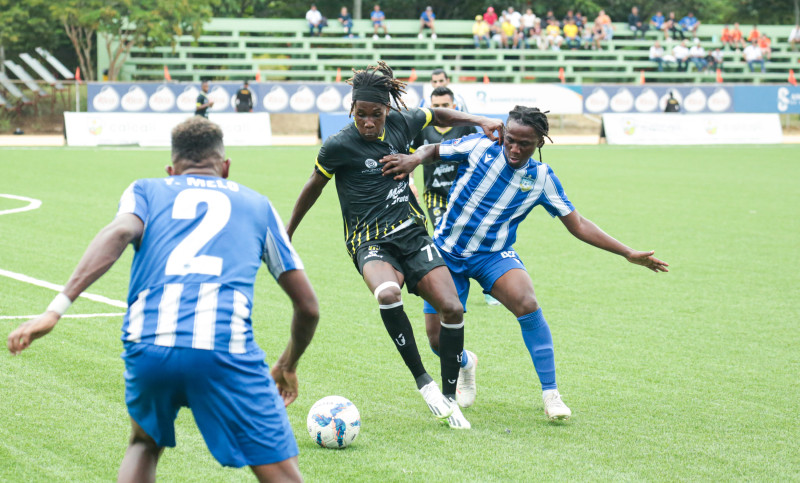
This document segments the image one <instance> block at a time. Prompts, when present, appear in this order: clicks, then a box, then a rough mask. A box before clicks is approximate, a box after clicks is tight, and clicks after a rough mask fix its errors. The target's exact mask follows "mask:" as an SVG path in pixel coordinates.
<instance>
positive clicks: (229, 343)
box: [118, 175, 303, 354]
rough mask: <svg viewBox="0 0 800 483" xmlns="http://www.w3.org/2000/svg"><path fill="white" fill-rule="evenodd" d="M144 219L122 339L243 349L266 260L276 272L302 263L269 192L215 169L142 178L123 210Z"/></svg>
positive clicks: (248, 342) (249, 339) (249, 344)
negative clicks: (208, 172)
mask: <svg viewBox="0 0 800 483" xmlns="http://www.w3.org/2000/svg"><path fill="white" fill-rule="evenodd" d="M122 213H132V214H134V215H136V216H138V217H139V218H140V219H141V220H142V221H143V222H144V225H145V228H144V234H143V235H142V240H141V244H140V246H139V247H138V249H137V250H136V253H135V254H134V256H133V264H132V266H131V280H130V286H129V288H128V311H127V313H126V314H125V319H124V322H123V325H122V340H123V341H128V342H143V343H148V344H155V345H161V346H167V347H192V348H196V349H207V350H217V351H224V352H230V353H234V354H240V353H244V352H247V351H249V350H251V349H254V348H255V347H256V345H255V342H254V341H253V331H252V327H251V320H250V313H251V309H252V306H253V284H254V283H255V279H256V272H257V271H258V268H259V266H260V265H261V261H262V260H263V261H264V263H265V264H266V265H267V268H268V269H269V271H270V273H271V274H272V276H273V277H274V278H275V279H276V280H277V278H278V276H280V274H282V273H283V272H286V271H289V270H295V269H302V268H303V263H302V262H301V261H300V258H299V257H298V256H297V253H296V252H295V251H294V249H293V248H292V245H291V244H290V243H289V238H288V236H287V235H286V230H285V228H284V227H283V222H282V221H281V219H280V217H279V216H278V213H277V212H276V211H275V210H274V208H273V207H272V205H271V204H270V202H269V200H268V199H267V198H266V197H265V196H263V195H261V194H259V193H257V192H255V191H253V190H251V189H249V188H246V187H244V186H241V185H239V184H237V183H234V182H232V181H227V180H225V179H222V178H217V177H214V176H198V175H181V176H170V177H167V178H153V179H140V180H138V181H135V182H133V183H132V184H131V185H130V186H129V187H128V189H126V190H125V192H124V193H123V194H122V198H121V200H120V203H119V211H118V214H122Z"/></svg>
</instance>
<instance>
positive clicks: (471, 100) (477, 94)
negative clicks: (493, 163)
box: [406, 83, 583, 115]
mask: <svg viewBox="0 0 800 483" xmlns="http://www.w3.org/2000/svg"><path fill="white" fill-rule="evenodd" d="M448 87H449V88H450V90H452V91H453V93H454V94H456V95H458V96H461V98H462V99H463V100H464V104H466V105H467V110H468V111H469V112H472V113H475V112H481V113H484V114H497V115H508V112H509V111H510V110H512V109H514V106H518V105H519V106H527V107H538V108H539V109H541V110H542V111H550V114H581V113H583V105H582V104H583V96H582V93H581V88H580V87H579V86H569V85H558V84H500V83H498V84H494V83H492V84H450V85H449V86H448ZM432 91H433V87H432V86H431V85H430V84H425V89H424V91H423V94H424V96H425V99H430V96H431V92H432ZM406 104H408V103H406ZM408 105H409V106H410V104H408ZM415 105H419V104H415Z"/></svg>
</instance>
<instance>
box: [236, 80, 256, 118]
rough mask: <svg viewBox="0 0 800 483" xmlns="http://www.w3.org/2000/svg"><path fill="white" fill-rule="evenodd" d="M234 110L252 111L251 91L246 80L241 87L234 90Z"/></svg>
mask: <svg viewBox="0 0 800 483" xmlns="http://www.w3.org/2000/svg"><path fill="white" fill-rule="evenodd" d="M236 112H253V93H252V92H251V91H250V83H249V82H248V81H244V85H243V86H242V88H241V89H239V90H238V91H236Z"/></svg>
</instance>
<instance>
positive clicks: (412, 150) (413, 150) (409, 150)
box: [408, 148, 417, 154]
mask: <svg viewBox="0 0 800 483" xmlns="http://www.w3.org/2000/svg"><path fill="white" fill-rule="evenodd" d="M416 151H417V150H416V149H414V148H408V152H409V153H411V154H414V153H415V152H416Z"/></svg>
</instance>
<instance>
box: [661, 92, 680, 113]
mask: <svg viewBox="0 0 800 483" xmlns="http://www.w3.org/2000/svg"><path fill="white" fill-rule="evenodd" d="M664 112H681V104H680V102H678V100H677V99H675V95H674V94H673V93H672V91H669V99H667V105H666V106H665V107H664Z"/></svg>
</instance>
